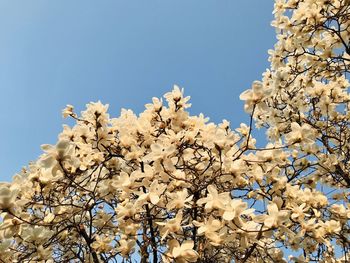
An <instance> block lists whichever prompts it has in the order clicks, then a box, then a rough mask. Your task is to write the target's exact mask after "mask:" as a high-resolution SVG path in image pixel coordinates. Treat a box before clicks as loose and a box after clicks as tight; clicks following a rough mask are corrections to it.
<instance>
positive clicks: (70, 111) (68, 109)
mask: <svg viewBox="0 0 350 263" xmlns="http://www.w3.org/2000/svg"><path fill="white" fill-rule="evenodd" d="M73 110H74V107H73V106H72V105H70V104H68V105H67V106H66V107H65V108H64V109H63V110H62V116H63V118H67V117H68V116H70V115H72V114H73Z"/></svg>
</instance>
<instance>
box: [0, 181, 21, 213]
mask: <svg viewBox="0 0 350 263" xmlns="http://www.w3.org/2000/svg"><path fill="white" fill-rule="evenodd" d="M18 191H19V190H17V189H11V188H10V187H9V186H8V185H5V184H2V185H0V210H5V209H13V207H14V204H15V201H16V198H17V194H18Z"/></svg>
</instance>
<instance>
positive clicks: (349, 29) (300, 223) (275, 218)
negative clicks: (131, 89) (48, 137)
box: [0, 0, 350, 263]
mask: <svg viewBox="0 0 350 263" xmlns="http://www.w3.org/2000/svg"><path fill="white" fill-rule="evenodd" d="M274 14H275V20H274V21H273V25H274V26H275V27H276V29H277V38H278V41H277V43H276V45H275V48H274V49H273V50H271V51H270V60H271V68H270V69H268V70H267V71H266V72H265V73H264V75H263V80H262V81H256V82H254V83H253V85H252V88H251V89H249V90H247V91H245V92H243V93H242V94H241V99H242V100H244V101H245V110H246V111H247V112H248V113H249V114H250V123H249V124H248V125H247V124H241V125H240V127H238V128H236V129H231V128H230V125H229V123H228V122H227V121H223V122H222V123H220V124H219V125H215V124H213V123H209V122H208V119H207V118H205V117H204V116H203V115H199V116H191V115H190V114H189V113H188V112H187V111H186V109H187V108H188V107H190V104H189V102H188V101H189V97H185V96H184V94H183V91H182V90H180V89H179V88H178V87H176V86H175V87H174V89H173V90H172V91H171V92H169V93H167V94H165V96H164V97H165V100H166V103H165V102H163V100H162V99H158V98H153V101H152V103H150V104H147V105H146V109H145V111H144V112H142V113H141V114H140V115H139V116H137V115H135V114H134V113H133V112H132V111H130V110H122V112H121V116H120V117H119V118H110V116H109V114H108V113H107V110H108V105H103V104H101V103H100V102H97V103H90V104H88V105H87V108H86V110H85V111H83V112H82V113H81V114H80V115H78V114H77V113H75V112H74V109H73V106H70V105H69V106H67V108H66V109H64V110H63V116H64V117H68V116H70V117H71V118H74V119H75V121H76V124H75V125H74V126H73V127H69V126H64V129H63V131H62V133H61V134H60V135H59V137H58V142H57V144H56V145H43V146H42V149H43V151H44V153H43V154H42V155H41V156H40V157H39V159H38V160H37V161H35V162H32V163H31V164H30V165H29V166H28V168H26V169H23V170H22V171H21V172H20V173H19V174H17V175H15V176H14V178H13V181H12V183H0V212H1V218H2V222H1V224H0V262H48V263H51V262H93V263H97V262H135V261H136V262H184V263H185V262H237V263H249V262H271V263H272V262H273V263H279V262H281V263H282V262H288V261H290V262H324V263H326V262H334V263H345V262H349V261H350V253H349V250H350V230H349V219H350V205H349V199H350V193H349V188H350V175H349V174H350V164H349V162H350V146H349V145H350V143H349V142H350V128H349V127H350V125H349V121H350V120H349V119H350V113H349V110H348V102H349V99H350V96H349V94H348V92H347V89H348V86H349V83H348V81H347V76H346V74H347V73H348V71H349V63H350V43H349V42H350V1H347V0H332V1H327V0H289V1H286V0H283V1H281V0H276V3H275V10H274ZM254 124H255V126H257V127H264V128H265V129H266V130H267V140H268V142H267V144H266V146H265V147H262V148H258V147H256V140H255V139H254V138H253V137H252V130H253V128H255V127H254Z"/></svg>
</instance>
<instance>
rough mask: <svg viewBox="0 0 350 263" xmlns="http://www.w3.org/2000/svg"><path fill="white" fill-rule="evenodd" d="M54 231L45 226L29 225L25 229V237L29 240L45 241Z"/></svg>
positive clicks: (23, 234)
mask: <svg viewBox="0 0 350 263" xmlns="http://www.w3.org/2000/svg"><path fill="white" fill-rule="evenodd" d="M52 234H53V233H52V231H51V230H49V229H47V228H46V227H43V226H34V227H30V226H27V227H26V228H24V229H23V233H22V236H23V239H24V240H25V241H28V242H38V243H41V242H44V241H46V240H48V239H49V238H50V237H51V236H52Z"/></svg>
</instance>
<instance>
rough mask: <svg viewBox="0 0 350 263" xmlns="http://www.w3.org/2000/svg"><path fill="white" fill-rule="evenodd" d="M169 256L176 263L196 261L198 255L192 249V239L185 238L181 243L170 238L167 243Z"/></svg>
mask: <svg viewBox="0 0 350 263" xmlns="http://www.w3.org/2000/svg"><path fill="white" fill-rule="evenodd" d="M168 245H169V251H170V253H169V256H170V257H171V258H173V259H174V260H175V262H176V263H186V262H196V261H197V259H198V257H199V255H198V253H197V252H196V251H195V250H193V247H194V243H193V241H192V240H186V241H184V242H183V243H182V244H181V245H180V243H179V241H177V240H175V239H172V240H170V241H169V243H168Z"/></svg>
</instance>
